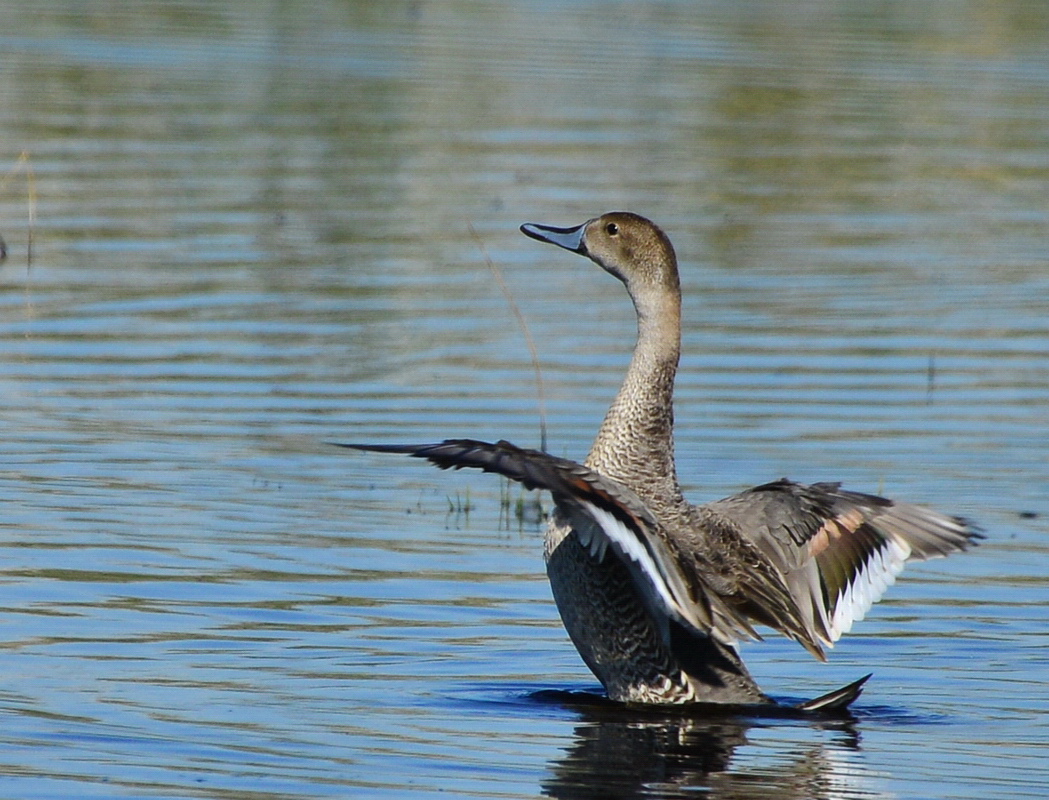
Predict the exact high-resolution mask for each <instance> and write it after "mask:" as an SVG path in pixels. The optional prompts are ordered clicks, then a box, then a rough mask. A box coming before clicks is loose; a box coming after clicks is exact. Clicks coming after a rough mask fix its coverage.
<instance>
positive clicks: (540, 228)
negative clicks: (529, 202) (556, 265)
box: [521, 222, 586, 253]
mask: <svg viewBox="0 0 1049 800" xmlns="http://www.w3.org/2000/svg"><path fill="white" fill-rule="evenodd" d="M585 227H586V223H585V222H584V223H583V224H582V225H576V226H575V227H574V228H554V227H552V226H550V225H539V224H537V223H535V222H526V223H525V224H524V225H522V226H521V233H523V234H524V235H525V236H528V237H531V238H532V239H538V240H539V241H540V242H549V243H550V244H556V245H557V246H558V247H563V248H564V249H565V250H571V251H572V252H573V253H585V252H586V247H585V246H584V244H583V229H584V228H585Z"/></svg>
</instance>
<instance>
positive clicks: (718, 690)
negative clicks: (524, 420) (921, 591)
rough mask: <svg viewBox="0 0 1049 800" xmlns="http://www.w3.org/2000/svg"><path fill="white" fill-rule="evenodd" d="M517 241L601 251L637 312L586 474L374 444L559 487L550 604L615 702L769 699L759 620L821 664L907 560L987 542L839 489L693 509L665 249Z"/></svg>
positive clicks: (637, 231)
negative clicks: (754, 664) (751, 668)
mask: <svg viewBox="0 0 1049 800" xmlns="http://www.w3.org/2000/svg"><path fill="white" fill-rule="evenodd" d="M522 231H523V232H524V233H525V234H527V235H528V236H530V237H532V238H535V239H539V240H541V241H546V242H550V243H552V244H556V245H558V246H560V247H564V248H565V249H568V250H571V251H573V252H577V253H580V254H583V255H587V256H589V257H590V258H591V259H592V260H594V261H595V262H596V263H597V264H598V265H600V266H601V267H603V268H604V269H605V270H606V271H608V272H609V273H611V274H612V275H614V276H616V277H617V278H619V279H620V280H621V281H623V283H624V284H625V285H626V287H627V290H628V292H629V294H630V297H631V299H632V300H633V302H634V307H635V309H636V311H637V315H638V339H637V344H636V346H635V348H634V355H633V359H632V360H631V363H630V367H629V369H628V370H627V375H626V378H625V379H624V381H623V385H622V387H621V388H620V390H619V393H618V394H617V395H616V398H615V400H614V401H613V403H612V405H611V407H610V408H609V410H608V413H607V414H606V416H605V419H604V422H603V423H602V425H601V428H600V431H599V432H598V435H597V438H596V439H595V441H594V444H593V446H592V447H591V450H590V454H589V455H588V456H587V459H586V461H585V464H583V465H580V464H576V463H574V462H571V461H566V460H563V459H556V458H553V457H551V456H549V455H547V454H545V453H540V452H536V451H526V450H520V449H518V448H515V447H513V446H512V445H510V444H508V443H505V442H500V443H498V444H495V445H491V444H486V443H483V442H474V441H470V440H447V441H445V442H443V443H440V444H436V445H418V446H416V445H393V446H379V447H367V446H366V447H364V449H379V450H386V451H394V452H407V453H411V454H412V455H417V456H421V457H425V458H428V459H430V460H431V461H433V462H434V463H436V464H437V465H438V466H441V467H463V466H472V467H479V468H482V469H485V470H486V471H492V472H500V473H502V474H504V475H508V476H509V477H511V478H513V479H515V480H518V481H521V482H522V483H524V484H525V485H527V486H532V487H540V488H544V489H548V490H550V492H551V494H552V495H553V498H554V500H555V503H556V504H557V508H558V513H557V514H556V515H555V516H554V517H553V519H552V520H551V522H550V525H549V527H548V529H547V533H546V541H545V548H544V550H545V556H546V563H547V573H548V575H549V577H550V584H551V587H552V589H553V594H554V599H555V601H556V602H557V607H558V610H559V611H560V613H561V618H562V620H563V621H564V624H565V627H566V629H567V630H568V634H569V636H570V637H571V639H572V641H573V643H574V644H575V646H576V648H577V649H578V650H579V653H580V655H581V656H582V657H583V660H584V661H585V662H586V664H587V666H589V667H590V669H591V670H592V671H593V672H594V674H595V675H596V676H597V677H598V679H599V680H600V681H601V683H602V684H603V685H604V687H605V689H606V691H607V692H608V694H609V697H610V698H611V699H613V700H617V701H622V702H635V703H656V704H680V703H697V702H699V703H762V702H767V701H768V698H767V697H766V695H765V694H764V693H763V692H762V691H761V690H760V689H759V688H758V686H757V684H756V683H755V682H754V680H753V679H752V678H751V676H750V674H749V673H748V672H747V669H746V667H745V666H744V665H743V662H742V660H741V659H740V656H739V652H738V650H737V647H736V642H737V641H738V640H739V639H740V638H756V636H757V634H756V633H755V632H754V629H753V627H752V624H753V623H762V624H766V625H770V626H771V627H773V628H776V629H778V630H780V631H781V632H783V633H784V634H786V635H787V636H790V637H791V638H794V639H796V640H798V641H799V642H800V643H801V644H803V645H804V646H805V647H806V648H807V649H809V650H810V651H811V652H812V653H814V654H815V655H816V656H817V657H819V658H821V659H822V658H823V657H824V654H823V647H824V646H831V645H833V643H834V642H835V641H836V640H837V639H838V637H839V636H840V635H841V634H842V633H844V632H846V631H848V630H849V628H850V627H851V625H852V622H853V621H854V620H858V619H861V618H862V617H863V614H864V613H865V612H866V610H867V609H868V608H869V607H870V606H871V604H872V603H874V602H876V601H877V600H878V599H879V598H880V597H881V594H882V593H883V592H884V590H885V588H886V587H887V586H888V585H889V584H890V583H892V581H893V580H894V579H895V576H896V574H898V573H899V571H900V570H901V569H902V568H903V564H904V562H905V561H907V560H908V559H910V558H929V557H931V556H936V555H947V554H948V553H951V552H954V551H957V550H962V549H965V548H966V547H967V546H968V545H970V544H971V543H972V542H973V541H974V539H975V538H976V537H977V536H978V534H977V533H976V532H975V531H973V530H972V529H971V528H970V527H968V526H967V525H966V524H965V523H964V522H963V521H962V520H959V519H956V518H953V517H948V516H945V515H943V514H939V513H937V512H935V511H931V510H928V509H925V508H921V507H918V506H911V505H907V504H900V503H894V502H892V501H889V500H885V499H883V498H880V497H874V496H871V495H864V494H857V493H853V492H846V491H843V490H841V489H840V488H839V487H838V486H837V484H815V485H812V486H803V485H800V484H795V483H792V482H790V481H786V480H783V481H777V482H774V483H770V484H765V485H764V486H759V487H757V488H755V489H751V490H749V491H747V492H743V493H741V494H739V495H735V496H733V497H729V498H726V499H724V500H720V501H717V502H714V503H708V504H706V505H700V506H694V505H692V504H690V503H688V502H687V501H686V500H685V498H684V497H683V495H682V492H681V488H680V485H679V483H678V479H677V472H676V468H675V463H674V443H673V427H674V420H673V400H672V398H673V389H674V378H675V374H676V371H677V365H678V359H679V356H680V342H681V333H680V331H681V291H680V286H679V278H678V270H677V261H676V258H675V255H674V250H673V247H672V246H671V244H670V241H669V239H667V237H666V235H665V234H664V233H663V232H662V231H661V230H660V229H659V228H658V227H657V226H656V225H654V224H653V223H652V222H650V221H649V220H647V219H644V218H643V217H639V216H637V215H635V214H629V213H624V212H615V213H611V214H605V215H603V216H602V217H598V218H596V219H593V220H590V221H589V222H587V223H584V224H583V225H580V226H578V227H576V228H551V227H548V226H542V225H525V226H522ZM858 691H859V686H858V685H857V686H855V688H854V691H853V692H851V693H846V694H847V697H846V696H845V695H841V696H837V695H836V696H835V697H836V698H837V699H836V701H835V702H837V703H838V704H839V705H841V704H845V703H847V702H849V701H850V700H851V699H852V698H854V697H855V696H856V694H858ZM843 698H844V699H843ZM818 702H819V701H813V703H814V704H815V703H818ZM828 702H829V701H828ZM811 707H819V706H817V705H813V706H811Z"/></svg>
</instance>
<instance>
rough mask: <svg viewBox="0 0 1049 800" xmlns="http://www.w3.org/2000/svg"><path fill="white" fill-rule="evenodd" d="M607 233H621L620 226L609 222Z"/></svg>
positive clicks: (606, 226)
mask: <svg viewBox="0 0 1049 800" xmlns="http://www.w3.org/2000/svg"><path fill="white" fill-rule="evenodd" d="M605 233H607V234H608V235H609V236H615V235H616V234H617V233H619V226H618V225H616V224H615V223H614V222H609V223H608V224H607V225H605Z"/></svg>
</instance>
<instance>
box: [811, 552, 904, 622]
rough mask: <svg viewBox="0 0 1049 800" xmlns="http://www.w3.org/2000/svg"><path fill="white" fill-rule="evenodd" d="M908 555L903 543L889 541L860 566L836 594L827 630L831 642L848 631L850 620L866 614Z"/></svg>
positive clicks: (901, 568) (856, 619)
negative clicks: (832, 613) (835, 601)
mask: <svg viewBox="0 0 1049 800" xmlns="http://www.w3.org/2000/svg"><path fill="white" fill-rule="evenodd" d="M909 555H910V548H909V547H908V546H907V545H906V544H905V543H902V542H898V541H896V540H889V541H887V542H886V543H885V544H884V545H883V546H882V547H879V548H878V549H877V550H876V551H874V552H873V553H872V554H871V555H870V557H869V558H868V559H867V561H866V562H865V563H864V564H862V565H861V566H860V569H859V570H858V571H857V572H856V574H855V575H853V576H852V580H851V581H849V583H848V585H847V586H846V587H845V588H844V589H843V590H842V591H841V593H840V594H839V595H838V602H837V603H836V605H835V608H834V615H833V617H832V618H831V624H830V629H829V633H830V637H831V639H832V640H833V641H837V640H838V639H839V638H840V637H841V636H842V635H843V634H846V633H848V632H849V631H850V630H851V629H852V626H853V624H854V623H856V622H859V621H861V620H862V619H863V618H864V616H866V614H867V612H868V611H869V610H870V607H871V606H873V605H874V604H875V603H877V602H878V601H879V600H880V599H881V597H882V595H883V594H885V591H886V590H887V589H888V588H889V587H890V586H892V584H894V583H895V582H896V576H897V575H899V574H900V572H902V571H903V565H904V563H905V562H906V561H907V557H908V556H909Z"/></svg>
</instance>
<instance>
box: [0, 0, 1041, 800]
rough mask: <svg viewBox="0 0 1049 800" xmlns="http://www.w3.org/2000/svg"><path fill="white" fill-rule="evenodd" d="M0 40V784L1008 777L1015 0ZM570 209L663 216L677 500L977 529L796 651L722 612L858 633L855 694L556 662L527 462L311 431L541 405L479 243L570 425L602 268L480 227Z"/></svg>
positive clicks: (583, 390) (472, 424)
mask: <svg viewBox="0 0 1049 800" xmlns="http://www.w3.org/2000/svg"><path fill="white" fill-rule="evenodd" d="M0 47H2V52H3V58H2V59H0V98H2V103H0V132H2V135H0V148H2V149H0V165H2V166H3V168H2V169H0V172H2V173H3V174H4V175H5V176H6V177H5V178H4V179H3V181H2V182H0V235H2V236H3V239H4V241H5V242H6V245H7V258H6V260H4V261H3V262H0V426H2V431H3V436H2V437H0V489H2V492H3V499H4V506H3V508H4V512H3V514H2V516H0V607H2V609H0V610H2V614H0V675H2V676H3V679H2V681H0V712H2V714H3V726H2V733H0V796H3V797H12V798H14V797H18V798H30V797H32V798H44V797H73V796H75V797H106V798H109V797H158V796H167V797H205V798H266V797H273V798H278V797H279V798H300V797H301V798H316V797H340V798H342V797H355V798H356V797H361V798H365V797H367V798H372V797H374V798H380V797H381V798H400V797H425V796H431V795H432V796H436V795H440V796H442V797H484V798H488V797H502V798H525V797H536V796H544V795H545V796H553V797H564V798H610V797H619V798H628V797H642V796H644V797H682V796H695V795H697V794H705V795H708V796H713V797H725V798H729V797H731V798H743V797H761V798H773V797H774V798H794V797H796V798H817V797H818V798H861V797H862V798H871V797H877V798H880V797H914V798H974V799H975V798H981V800H982V799H983V798H988V797H994V798H1041V797H1044V796H1046V795H1047V794H1049V636H1047V630H1046V629H1047V623H1046V618H1047V615H1049V608H1047V606H1049V536H1047V534H1049V524H1047V522H1046V520H1047V515H1049V502H1047V496H1049V495H1047V486H1049V458H1047V449H1049V258H1047V244H1046V243H1047V241H1049V200H1047V197H1049V12H1047V6H1046V5H1045V4H1044V3H1043V2H1041V0H1026V1H1025V0H1015V1H1014V2H993V1H992V0H986V1H985V2H971V3H964V4H962V3H948V2H931V3H918V4H915V3H903V2H898V3H897V2H889V3H878V4H870V3H862V2H830V1H829V0H828V1H827V2H805V3H802V2H789V3H779V2H772V1H771V0H769V1H768V2H763V1H761V0H756V1H755V2H738V0H733V1H732V2H717V0H715V1H714V2H708V3H703V4H696V3H686V2H680V3H677V2H660V3H648V2H635V3H629V4H625V3H599V2H564V3H546V2H540V1H539V0H531V1H526V2H519V3H513V4H509V3H506V4H502V3H487V2H483V0H482V1H481V2H476V3H452V2H427V0H422V1H421V2H411V3H381V4H375V3H369V2H359V3H358V2H341V3H324V2H321V3H296V2H287V3H264V4H258V3H246V2H245V3H239V2H230V3H224V4H218V3H205V2H198V3H192V2H185V3H142V4H125V3H114V2H102V1H101V0H100V1H99V2H88V3H58V2H48V1H47V0H45V2H40V3H35V4H33V8H32V10H31V11H30V10H29V9H28V7H26V8H22V7H21V6H19V5H18V4H8V6H7V7H6V8H5V9H0ZM23 154H24V155H23ZM612 208H627V209H631V210H635V211H638V212H641V213H644V214H646V215H648V216H651V217H653V218H654V219H656V220H658V221H659V222H660V223H661V224H662V225H663V226H664V227H665V228H666V229H667V231H668V232H669V233H670V235H671V237H672V238H673V240H674V242H675V244H676V246H677V249H678V252H679V254H680V259H681V267H682V281H683V287H684V293H685V300H684V303H685V312H684V313H685V333H684V340H685V341H684V345H685V356H684V358H683V363H682V371H681V375H680V378H679V385H678V403H677V420H678V428H679V441H678V459H679V463H680V470H681V472H682V475H683V478H684V480H685V481H686V483H687V489H688V491H689V494H690V496H691V497H692V498H693V499H695V500H701V499H713V498H716V497H720V496H723V495H725V494H728V493H731V492H734V491H738V490H740V489H742V488H745V487H746V486H749V485H752V484H754V483H758V482H763V481H766V480H770V479H773V478H776V477H779V476H781V475H785V474H787V475H790V476H791V477H794V478H796V479H799V480H826V479H839V480H843V481H846V482H847V483H848V485H849V486H850V487H852V488H856V489H860V490H866V491H882V492H884V493H886V494H889V495H891V496H894V497H900V498H907V499H911V500H915V501H920V502H925V503H929V504H932V505H934V506H937V507H940V508H943V509H945V510H949V511H951V512H954V513H959V514H963V515H966V516H968V517H971V518H973V519H975V520H977V521H978V522H979V523H980V524H981V525H982V526H983V527H984V528H985V530H986V532H987V536H988V538H987V540H986V542H985V543H984V544H983V546H982V547H980V548H978V549H977V550H975V551H973V552H972V553H969V554H966V555H964V556H959V557H956V558H952V559H950V560H947V561H935V562H931V563H929V564H925V565H917V566H916V567H914V568H911V569H909V570H908V572H907V574H906V575H905V577H904V579H903V580H901V581H900V582H899V583H898V584H897V586H896V587H894V588H893V590H892V592H891V593H890V595H889V596H888V598H887V599H886V600H885V601H884V602H883V603H882V604H881V605H879V606H877V607H876V608H875V609H874V610H873V611H872V613H871V614H870V617H869V619H867V620H866V621H865V622H864V623H863V624H862V625H860V626H858V627H857V629H856V630H855V631H854V633H853V634H852V635H851V636H849V637H847V638H846V639H844V640H842V642H840V643H839V645H838V647H837V648H836V649H835V651H834V653H833V654H832V658H831V661H830V664H829V665H819V664H817V663H816V662H814V661H813V660H812V659H811V658H810V657H809V656H808V655H807V654H806V653H805V652H803V651H802V650H801V648H799V647H798V646H797V645H795V644H793V643H791V642H788V641H786V640H784V639H781V638H776V637H770V638H769V640H768V641H767V642H765V643H763V644H758V645H748V646H747V648H746V649H747V658H748V663H749V664H750V665H751V667H752V669H753V671H754V673H755V675H756V676H757V678H758V679H759V681H760V682H761V683H762V685H763V686H764V687H765V688H766V689H767V690H768V691H769V692H771V693H772V694H773V695H775V696H777V697H780V698H804V697H811V696H813V695H815V694H818V693H820V692H823V691H825V690H827V689H829V688H831V687H833V686H835V685H840V684H843V683H846V682H848V681H851V680H853V679H855V678H857V677H859V676H860V675H862V674H865V673H867V672H871V671H873V672H874V678H873V679H872V680H871V682H870V683H869V685H868V688H867V691H866V693H865V694H864V696H863V697H862V698H861V700H860V701H859V703H858V704H857V709H856V718H855V719H854V720H852V721H841V722H829V721H828V722H803V721H798V720H789V719H781V720H775V719H771V720H770V719H757V718H747V717H727V718H720V719H709V718H702V717H695V716H689V715H684V716H677V715H672V714H661V713H654V712H653V713H641V712H626V711H624V710H623V709H619V708H615V707H611V706H609V705H607V704H603V703H601V702H599V701H598V699H597V698H595V697H594V695H593V692H595V691H596V689H597V687H596V685H595V682H594V679H593V678H592V677H591V676H590V674H589V673H588V672H587V670H586V668H585V667H584V665H583V664H582V662H581V661H580V660H579V658H578V656H577V655H576V653H575V650H574V649H573V647H572V645H571V644H570V642H569V641H568V639H567V637H566V635H565V633H564V631H563V629H562V627H561V625H560V622H559V620H558V617H557V612H556V609H555V608H554V606H553V604H552V601H551V599H550V594H549V588H548V585H547V582H546V578H545V575H544V572H543V566H542V557H541V543H540V539H541V525H540V524H538V523H537V522H535V521H534V520H533V519H531V518H530V517H529V516H528V515H525V518H524V519H518V517H517V514H516V513H515V511H516V507H517V501H518V500H519V499H527V498H522V495H520V493H519V492H518V491H517V490H516V489H506V488H505V487H502V486H500V484H499V482H498V481H497V480H496V479H494V478H492V477H491V476H482V475H467V474H461V473H454V474H444V473H439V472H437V471H436V470H432V469H431V468H429V467H427V466H426V465H424V464H421V463H417V462H414V461H408V460H405V459H399V458H396V457H392V456H389V457H380V456H370V455H363V454H352V453H348V452H343V451H337V450H335V449H334V448H332V447H330V446H329V445H328V444H327V442H330V441H337V440H344V441H345V440H355V441H429V440H432V439H435V438H441V437H444V436H473V437H478V438H500V437H503V438H508V439H511V440H513V441H515V442H518V443H520V444H523V445H529V446H535V445H536V444H538V441H539V433H538V431H539V413H538V401H537V391H536V379H535V374H534V372H533V369H532V365H531V361H530V357H529V351H528V347H527V345H526V344H525V338H524V336H523V334H522V329H521V326H520V324H519V323H518V322H517V320H516V318H515V317H514V315H513V313H512V311H511V306H510V304H509V302H508V300H507V299H506V297H505V296H504V294H503V292H502V291H501V290H500V288H499V285H498V282H497V281H496V280H495V278H494V277H493V273H492V272H491V270H490V269H489V267H488V265H487V264H486V257H485V252H487V253H488V255H489V256H490V258H491V261H492V262H493V263H494V265H496V266H497V267H498V268H499V270H500V272H501V275H502V276H503V278H504V279H505V281H506V284H507V289H508V292H509V294H510V295H512V297H513V298H514V301H515V302H516V303H517V305H518V306H519V308H520V311H521V314H522V315H523V317H524V318H525V319H526V320H527V322H528V324H529V326H530V329H531V331H532V334H533V337H534V339H535V347H536V350H537V353H538V358H539V361H540V363H541V365H542V374H543V380H544V385H545V395H546V416H547V423H548V427H549V437H550V438H549V442H550V444H549V446H550V449H551V450H552V451H553V452H554V453H556V454H564V455H568V456H571V457H576V458H580V457H582V456H583V455H584V454H585V452H586V449H587V446H588V444H589V441H590V439H591V437H592V436H593V434H594V432H595V430H596V428H597V425H598V423H599V421H600V419H601V416H602V415H603V413H604V409H605V407H606V406H607V404H608V402H609V400H610V399H611V397H612V395H613V394H614V392H615V389H616V387H617V385H618V381H619V380H620V378H621V376H622V372H623V370H624V368H625V365H626V362H627V360H628V358H629V352H630V348H631V345H632V338H633V324H634V323H633V311H632V309H631V307H630V303H629V300H628V299H627V298H626V296H625V294H624V292H623V290H622V287H621V286H619V285H618V284H617V283H616V282H615V281H614V280H612V279H610V278H609V277H608V276H607V275H604V274H603V273H601V271H600V270H598V269H597V268H595V267H594V266H593V265H592V264H590V263H589V262H587V261H585V260H583V259H580V258H578V257H574V256H572V255H570V254H568V253H563V252H558V251H555V250H553V248H550V247H543V246H541V245H539V244H537V243H535V242H532V241H529V240H527V239H525V238H524V237H523V236H521V235H520V234H519V233H518V232H517V226H518V225H519V224H520V223H522V222H525V221H538V222H548V223H552V224H560V225H568V224H575V223H578V222H581V221H583V220H584V219H586V218H588V217H590V216H593V215H595V214H597V213H599V212H601V211H605V210H609V209H612ZM471 228H472V229H473V231H475V232H476V236H475V235H474V234H473V233H471ZM30 237H31V238H32V242H31V244H32V259H31V263H29V259H28V258H27V249H28V246H29V244H30ZM507 503H508V506H506V504H507ZM504 506H506V507H504Z"/></svg>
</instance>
